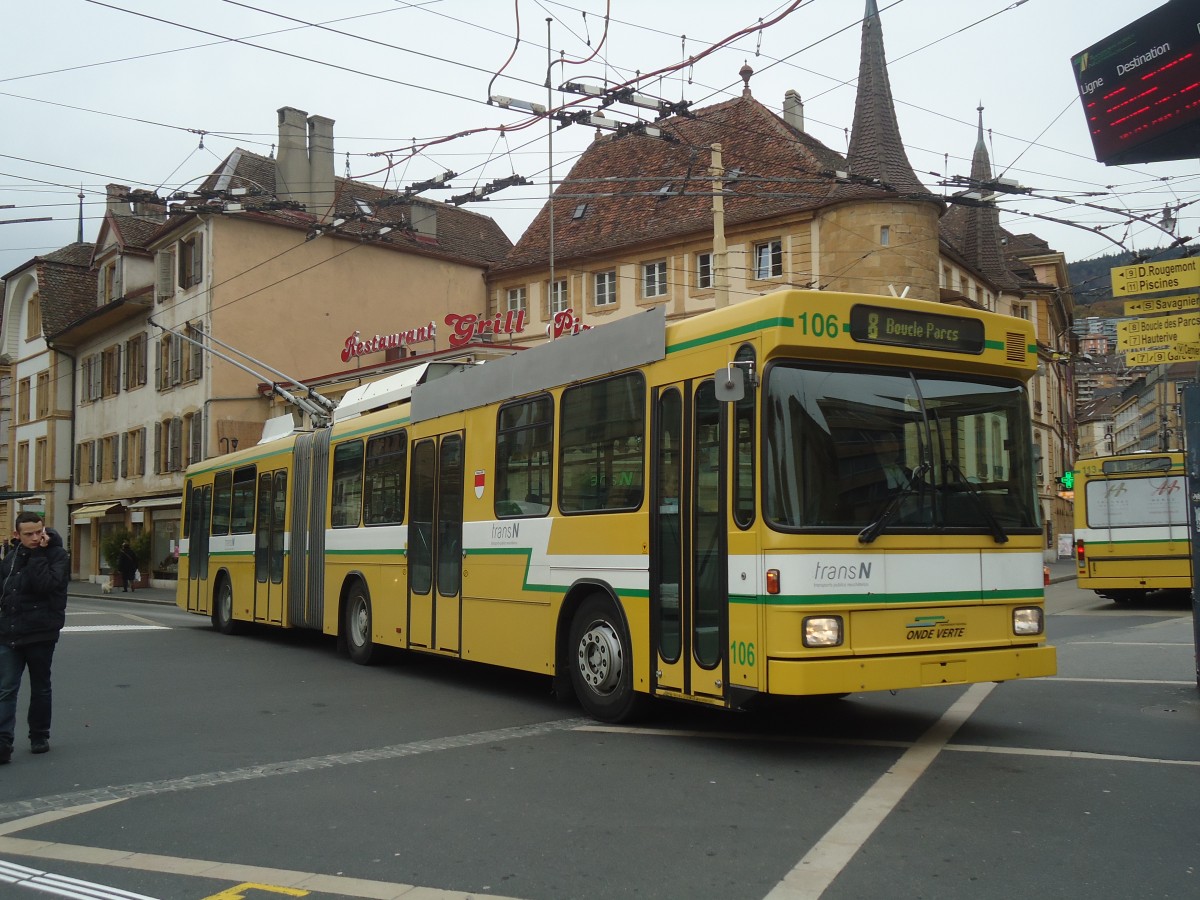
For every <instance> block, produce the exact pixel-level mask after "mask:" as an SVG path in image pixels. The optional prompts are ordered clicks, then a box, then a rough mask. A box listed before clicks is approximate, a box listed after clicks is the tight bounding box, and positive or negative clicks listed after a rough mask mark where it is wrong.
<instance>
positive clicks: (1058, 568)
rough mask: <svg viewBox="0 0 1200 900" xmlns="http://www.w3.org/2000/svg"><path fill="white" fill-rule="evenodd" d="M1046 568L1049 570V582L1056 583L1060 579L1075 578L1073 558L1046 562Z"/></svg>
mask: <svg viewBox="0 0 1200 900" xmlns="http://www.w3.org/2000/svg"><path fill="white" fill-rule="evenodd" d="M1046 568H1047V569H1049V570H1050V583H1051V584H1058V583H1059V582H1060V581H1074V580H1075V560H1073V559H1071V558H1069V557H1068V558H1067V559H1060V560H1057V561H1056V562H1052V563H1046Z"/></svg>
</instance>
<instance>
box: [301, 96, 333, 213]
mask: <svg viewBox="0 0 1200 900" xmlns="http://www.w3.org/2000/svg"><path fill="white" fill-rule="evenodd" d="M308 181H309V190H310V191H311V194H310V195H309V199H308V200H307V201H305V205H306V206H307V207H308V211H309V212H310V213H312V214H313V215H314V216H316V217H317V218H319V219H321V220H322V221H325V220H327V219H332V218H333V204H334V201H335V200H336V198H337V190H336V184H335V182H334V176H333V119H327V118H326V117H325V116H309V117H308Z"/></svg>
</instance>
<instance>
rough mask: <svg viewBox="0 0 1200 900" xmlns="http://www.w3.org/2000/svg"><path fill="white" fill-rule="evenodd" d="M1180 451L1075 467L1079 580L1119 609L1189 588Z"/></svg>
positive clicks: (1093, 460) (1188, 547)
mask: <svg viewBox="0 0 1200 900" xmlns="http://www.w3.org/2000/svg"><path fill="white" fill-rule="evenodd" d="M1187 484H1188V482H1187V476H1186V475H1185V474H1184V465H1183V453H1181V452H1179V451H1166V452H1162V453H1129V454H1121V455H1117V456H1100V457H1095V458H1091V459H1081V460H1079V462H1077V463H1076V464H1075V566H1076V580H1077V582H1078V584H1079V587H1080V588H1081V589H1082V590H1085V591H1089V590H1090V591H1095V592H1096V593H1097V594H1099V595H1100V596H1101V597H1106V598H1108V599H1109V600H1113V601H1115V602H1116V603H1121V604H1127V603H1134V602H1137V601H1139V600H1143V599H1145V597H1146V595H1147V594H1149V593H1151V592H1152V591H1160V590H1167V591H1186V592H1189V593H1190V592H1191V589H1192V558H1191V545H1190V544H1189V543H1188V524H1187V504H1188V499H1187V498H1188V490H1187Z"/></svg>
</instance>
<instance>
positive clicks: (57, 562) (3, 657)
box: [0, 512, 71, 764]
mask: <svg viewBox="0 0 1200 900" xmlns="http://www.w3.org/2000/svg"><path fill="white" fill-rule="evenodd" d="M70 577H71V560H70V556H68V554H67V550H66V548H65V547H64V546H63V542H62V538H61V537H59V535H58V533H57V532H55V531H54V530H53V529H50V528H47V527H46V526H45V523H44V522H43V520H42V517H41V516H40V515H39V514H38V513H34V512H23V513H20V514H19V515H18V516H17V528H16V531H14V532H13V540H12V542H11V546H10V547H9V550H8V553H7V554H6V555H5V557H4V559H3V560H2V561H0V764H2V763H7V762H9V760H11V759H12V751H13V733H14V730H15V728H16V723H17V694H18V692H19V691H20V689H21V678H22V676H23V675H24V674H25V669H26V668H28V669H29V747H30V749H31V750H32V751H33V752H34V753H45V752H46V751H48V750H49V749H50V706H51V694H50V666H51V663H52V662H53V659H54V647H55V644H56V643H57V642H58V635H59V632H61V631H62V627H63V623H64V622H65V621H66V616H67V585H68V582H69V581H70Z"/></svg>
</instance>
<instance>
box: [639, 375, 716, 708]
mask: <svg viewBox="0 0 1200 900" xmlns="http://www.w3.org/2000/svg"><path fill="white" fill-rule="evenodd" d="M723 435H724V431H723V428H722V404H720V403H719V402H718V401H717V399H716V396H715V393H714V387H713V382H712V381H711V380H710V381H705V382H702V383H700V385H699V386H698V387H695V388H693V384H692V383H691V382H687V383H682V384H676V385H670V386H667V387H664V388H662V389H661V390H660V391H659V393H658V396H657V400H656V407H655V421H654V447H653V453H654V472H655V474H654V478H655V484H654V506H653V508H652V509H653V513H654V514H653V516H652V524H651V569H650V571H651V620H652V628H651V633H652V634H653V635H654V642H655V681H656V690H658V691H660V692H662V693H666V694H685V695H687V696H690V697H697V698H709V699H724V697H725V685H726V683H727V678H726V665H725V653H724V649H725V638H726V635H727V633H728V630H729V607H728V602H727V584H728V580H727V577H726V570H727V564H726V561H725V516H726V509H725V507H726V504H725V500H724V497H725V491H724V490H723V477H722V467H721V466H720V465H719V461H720V460H721V459H722V458H723V456H722V453H723V448H724V436H723Z"/></svg>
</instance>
